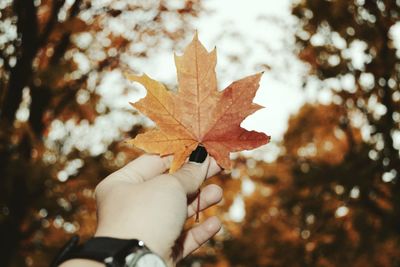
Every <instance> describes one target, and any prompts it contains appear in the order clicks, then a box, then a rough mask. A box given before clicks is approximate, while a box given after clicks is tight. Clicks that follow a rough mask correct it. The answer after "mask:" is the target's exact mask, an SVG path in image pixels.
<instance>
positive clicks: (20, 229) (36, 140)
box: [0, 0, 400, 267]
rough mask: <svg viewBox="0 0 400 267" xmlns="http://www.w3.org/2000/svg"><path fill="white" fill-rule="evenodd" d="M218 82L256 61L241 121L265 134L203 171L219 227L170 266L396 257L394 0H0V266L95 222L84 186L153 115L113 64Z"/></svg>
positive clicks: (32, 259)
mask: <svg viewBox="0 0 400 267" xmlns="http://www.w3.org/2000/svg"><path fill="white" fill-rule="evenodd" d="M196 29H197V30H198V32H199V36H200V40H202V42H203V43H204V44H205V46H206V47H207V48H208V49H212V48H213V47H214V46H217V49H218V66H217V76H218V78H219V85H220V88H221V89H222V88H224V87H225V86H226V85H228V84H229V83H230V82H232V81H233V80H237V79H239V78H242V77H244V76H246V75H249V74H252V73H254V72H256V71H261V70H265V71H266V72H265V74H264V77H263V79H262V82H261V87H260V90H259V92H258V93H257V96H256V98H255V102H257V103H259V104H262V105H264V106H266V108H265V109H263V110H260V111H258V112H256V113H255V114H254V115H252V116H250V117H249V118H248V119H246V120H245V121H244V123H243V126H244V127H246V128H247V129H254V130H258V131H263V132H266V133H268V134H270V135H271V136H272V142H271V143H270V144H268V145H266V146H264V147H261V148H259V149H257V150H254V151H246V152H243V153H237V154H232V159H233V160H234V168H233V169H232V170H231V171H230V172H225V173H222V174H221V175H219V176H218V177H215V178H214V179H213V182H215V183H218V184H220V185H221V186H222V187H223V188H224V190H225V192H224V200H223V202H222V203H221V204H220V205H219V206H218V207H216V208H214V209H212V210H210V211H208V212H207V213H206V214H202V216H209V215H211V214H217V215H218V216H219V217H220V218H221V219H222V220H223V224H224V226H223V229H222V230H221V231H220V232H219V233H218V235H217V236H216V237H215V238H214V239H213V240H212V241H211V242H209V243H208V244H207V245H206V246H205V247H203V249H201V250H200V251H198V252H197V253H196V254H194V255H193V256H192V257H189V258H188V259H186V260H185V261H184V262H182V263H181V266H221V267H222V266H292V267H296V266H321V267H331V266H342V267H343V266H355V267H357V266H363V267H368V266H379V267H380V266H382V267H386V266H387V267H389V266H393V267H395V266H400V180H399V178H400V156H399V150H400V107H399V106H400V87H399V81H400V1H399V0H330V1H328V0H296V1H290V0H280V1H273V0H247V1H243V0H242V1H240V0H204V1H195V0H187V1H184V0H173V1H172V0H168V1H166V0H165V1H164V0H151V1H150V0H92V1H90V0H14V1H12V0H1V1H0V89H1V91H0V266H18V267H19V266H38V267H41V266H47V265H48V263H49V262H50V260H51V259H52V257H53V256H54V255H55V253H56V252H57V250H58V249H59V248H60V246H62V245H63V244H64V242H66V241H67V240H68V239H69V238H70V237H71V235H73V234H79V235H81V237H82V238H83V239H86V238H88V237H90V235H91V234H92V233H93V231H94V228H95V225H96V215H95V203H94V195H93V191H94V187H95V185H96V184H97V183H98V182H99V181H101V179H103V178H104V177H105V176H107V175H108V174H109V173H110V172H112V171H114V170H116V169H118V168H120V167H121V166H123V165H124V164H126V163H127V162H128V161H130V160H131V159H133V158H135V157H137V156H138V155H140V154H141V153H142V152H141V151H139V150H137V149H135V148H132V147H127V146H126V145H124V143H123V141H124V140H126V139H128V138H130V137H134V136H135V135H136V134H137V133H139V132H143V131H145V130H146V129H148V128H151V127H153V126H154V125H153V123H152V122H151V121H149V120H148V119H146V118H145V117H143V116H142V115H141V114H139V113H138V112H136V111H135V110H133V109H132V108H131V107H130V106H129V104H128V102H129V101H135V100H137V99H139V98H141V97H143V96H144V94H145V91H144V89H143V88H142V87H140V86H139V85H136V84H132V83H129V82H127V81H126V80H125V79H124V78H123V75H122V73H123V71H125V70H127V69H130V70H132V71H133V72H136V73H142V72H146V73H147V74H148V75H150V76H151V77H153V78H155V79H157V80H160V81H162V82H163V83H165V84H167V85H168V86H169V88H171V89H173V88H176V86H177V82H176V76H175V68H174V64H173V52H177V53H180V52H181V51H182V48H183V47H184V46H185V45H187V43H188V42H189V41H190V40H191V38H192V36H193V34H194V32H195V30H196Z"/></svg>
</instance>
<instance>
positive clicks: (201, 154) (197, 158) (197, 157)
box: [189, 146, 207, 163]
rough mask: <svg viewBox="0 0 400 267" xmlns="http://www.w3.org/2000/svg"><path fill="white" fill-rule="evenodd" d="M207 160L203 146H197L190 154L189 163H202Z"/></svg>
mask: <svg viewBox="0 0 400 267" xmlns="http://www.w3.org/2000/svg"><path fill="white" fill-rule="evenodd" d="M206 158H207V150H206V149H205V147H204V146H197V148H196V149H195V150H194V151H193V152H192V154H190V157H189V161H192V162H197V163H203V162H204V161H205V160H206Z"/></svg>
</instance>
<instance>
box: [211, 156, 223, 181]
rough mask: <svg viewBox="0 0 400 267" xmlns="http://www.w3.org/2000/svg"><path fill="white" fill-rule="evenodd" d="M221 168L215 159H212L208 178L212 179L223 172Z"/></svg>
mask: <svg viewBox="0 0 400 267" xmlns="http://www.w3.org/2000/svg"><path fill="white" fill-rule="evenodd" d="M221 170H222V169H221V167H219V166H218V164H217V162H216V161H215V159H214V158H213V157H211V158H210V166H209V167H208V172H207V178H210V177H212V176H214V175H216V174H217V173H219V172H220V171H221Z"/></svg>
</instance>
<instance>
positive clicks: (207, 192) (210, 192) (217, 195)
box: [188, 184, 222, 217]
mask: <svg viewBox="0 0 400 267" xmlns="http://www.w3.org/2000/svg"><path fill="white" fill-rule="evenodd" d="M199 197H200V209H199V210H205V209H207V208H208V207H211V206H213V205H215V204H217V203H219V202H220V201H221V200H222V188H221V187H219V186H218V185H216V184H210V185H207V186H206V187H204V188H203V189H202V190H201V193H200V196H199V195H198V196H197V197H196V198H195V199H194V200H193V201H192V202H191V203H190V204H189V205H188V217H191V216H193V215H194V214H196V212H197V204H198V201H199Z"/></svg>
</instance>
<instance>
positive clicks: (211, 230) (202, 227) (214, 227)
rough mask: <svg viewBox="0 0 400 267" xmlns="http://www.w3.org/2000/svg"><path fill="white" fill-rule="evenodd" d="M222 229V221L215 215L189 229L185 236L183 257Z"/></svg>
mask: <svg viewBox="0 0 400 267" xmlns="http://www.w3.org/2000/svg"><path fill="white" fill-rule="evenodd" d="M220 229H221V222H220V220H219V219H218V218H217V217H215V216H214V217H210V218H208V219H207V220H206V221H204V222H203V223H201V224H199V225H197V226H195V227H193V228H192V229H190V230H188V231H187V232H186V233H185V234H184V235H185V236H184V238H183V251H182V258H184V257H186V256H187V255H189V254H190V253H192V252H193V251H195V250H196V249H198V248H199V247H200V246H201V245H202V244H204V243H205V242H207V241H208V240H209V239H211V238H212V237H213V236H214V235H215V234H216V233H218V231H219V230H220Z"/></svg>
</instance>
